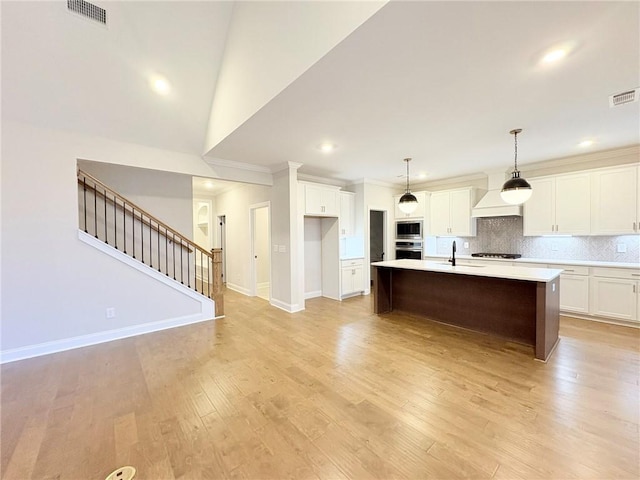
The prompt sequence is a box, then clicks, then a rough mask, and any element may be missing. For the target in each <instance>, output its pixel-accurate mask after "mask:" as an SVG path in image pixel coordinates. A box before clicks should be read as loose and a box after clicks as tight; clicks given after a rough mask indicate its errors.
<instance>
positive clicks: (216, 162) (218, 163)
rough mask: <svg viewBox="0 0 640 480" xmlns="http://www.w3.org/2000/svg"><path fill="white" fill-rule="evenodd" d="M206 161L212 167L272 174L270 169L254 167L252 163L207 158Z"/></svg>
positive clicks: (260, 166)
mask: <svg viewBox="0 0 640 480" xmlns="http://www.w3.org/2000/svg"><path fill="white" fill-rule="evenodd" d="M204 161H205V162H206V163H207V164H208V165H210V166H212V167H226V168H236V169H238V170H248V171H250V172H260V173H272V172H271V169H270V168H269V167H265V166H262V165H254V164H252V163H244V162H234V161H232V160H224V159H222V158H207V157H204Z"/></svg>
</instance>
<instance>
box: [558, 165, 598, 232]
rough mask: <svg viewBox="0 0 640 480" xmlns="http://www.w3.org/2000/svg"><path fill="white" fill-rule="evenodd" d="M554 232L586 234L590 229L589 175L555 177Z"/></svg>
mask: <svg viewBox="0 0 640 480" xmlns="http://www.w3.org/2000/svg"><path fill="white" fill-rule="evenodd" d="M555 196H556V197H555V198H556V212H555V213H556V221H555V224H556V233H564V234H568V235H588V234H589V233H590V231H591V175H590V174H588V173H582V174H576V175H567V176H559V177H557V178H556V191H555Z"/></svg>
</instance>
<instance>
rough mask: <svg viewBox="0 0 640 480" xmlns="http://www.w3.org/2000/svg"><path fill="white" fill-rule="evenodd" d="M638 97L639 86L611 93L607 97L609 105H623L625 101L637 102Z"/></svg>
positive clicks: (639, 95) (639, 93)
mask: <svg viewBox="0 0 640 480" xmlns="http://www.w3.org/2000/svg"><path fill="white" fill-rule="evenodd" d="M638 98H640V87H638V88H634V89H633V90H629V91H627V92H622V93H616V94H615V95H611V96H610V97H609V106H610V107H617V106H619V105H624V104H625V103H633V102H637V101H638Z"/></svg>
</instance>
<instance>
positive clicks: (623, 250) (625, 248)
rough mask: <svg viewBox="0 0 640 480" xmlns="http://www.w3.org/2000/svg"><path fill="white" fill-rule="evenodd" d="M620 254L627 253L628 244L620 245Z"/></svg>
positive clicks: (618, 249)
mask: <svg viewBox="0 0 640 480" xmlns="http://www.w3.org/2000/svg"><path fill="white" fill-rule="evenodd" d="M617 251H618V253H627V244H626V243H619V244H618V248H617Z"/></svg>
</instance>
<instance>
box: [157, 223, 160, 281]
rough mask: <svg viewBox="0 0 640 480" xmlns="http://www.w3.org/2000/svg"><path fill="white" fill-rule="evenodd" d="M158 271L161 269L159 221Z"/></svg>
mask: <svg viewBox="0 0 640 480" xmlns="http://www.w3.org/2000/svg"><path fill="white" fill-rule="evenodd" d="M157 225H158V271H160V224H159V223H158V224H157Z"/></svg>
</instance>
